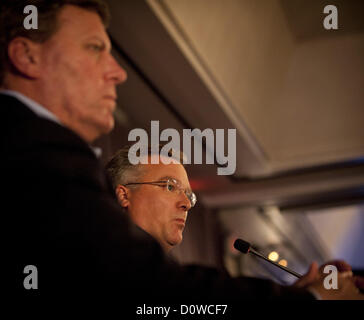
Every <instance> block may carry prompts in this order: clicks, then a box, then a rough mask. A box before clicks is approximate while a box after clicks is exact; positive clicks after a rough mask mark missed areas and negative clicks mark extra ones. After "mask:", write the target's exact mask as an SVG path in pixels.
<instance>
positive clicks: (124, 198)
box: [115, 184, 130, 208]
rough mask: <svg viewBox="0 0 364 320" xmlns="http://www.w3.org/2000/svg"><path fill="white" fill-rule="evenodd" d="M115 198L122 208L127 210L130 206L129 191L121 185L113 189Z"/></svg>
mask: <svg viewBox="0 0 364 320" xmlns="http://www.w3.org/2000/svg"><path fill="white" fill-rule="evenodd" d="M115 193H116V197H117V198H118V202H119V204H120V205H121V206H122V207H123V208H127V207H128V206H129V204H130V202H129V194H130V193H129V189H128V188H127V187H125V186H123V185H121V184H119V185H118V186H117V187H116V189H115Z"/></svg>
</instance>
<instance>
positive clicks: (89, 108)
mask: <svg viewBox="0 0 364 320" xmlns="http://www.w3.org/2000/svg"><path fill="white" fill-rule="evenodd" d="M58 24H59V28H58V30H57V31H56V33H55V34H54V35H53V36H52V37H51V38H50V39H49V40H48V41H46V42H45V43H43V44H42V45H41V66H42V74H41V79H40V81H41V86H42V87H43V88H45V92H47V94H51V95H52V98H51V99H52V100H51V103H50V107H51V108H58V109H59V110H56V112H55V113H56V114H57V115H58V116H59V118H60V120H61V121H62V122H64V124H65V125H67V126H68V127H70V128H71V129H74V130H75V131H76V132H78V133H79V134H81V136H82V137H83V138H84V139H85V140H87V141H93V140H94V139H96V138H97V137H98V136H100V135H101V134H105V133H108V132H110V131H111V130H112V128H113V126H114V119H113V111H114V109H115V106H116V101H115V100H116V85H117V84H119V83H121V82H123V81H125V80H126V72H125V71H124V70H123V69H122V68H121V67H120V66H119V65H118V64H117V62H116V61H115V60H114V58H113V57H112V56H111V54H110V49H111V45H110V40H109V38H108V36H107V33H106V32H105V28H104V25H103V23H102V21H101V19H100V17H99V16H98V14H97V13H96V12H93V11H88V10H85V9H82V8H78V7H76V6H71V5H66V6H65V7H64V8H63V9H62V10H61V12H60V14H59V16H58ZM53 111H55V110H53Z"/></svg>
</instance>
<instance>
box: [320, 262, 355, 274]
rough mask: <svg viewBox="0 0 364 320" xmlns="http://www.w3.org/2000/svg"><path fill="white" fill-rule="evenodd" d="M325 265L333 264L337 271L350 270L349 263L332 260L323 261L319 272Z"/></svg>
mask: <svg viewBox="0 0 364 320" xmlns="http://www.w3.org/2000/svg"><path fill="white" fill-rule="evenodd" d="M326 265H333V266H335V267H336V268H337V270H338V271H339V272H345V271H351V266H350V264H348V263H347V262H346V261H344V260H332V261H329V262H327V263H325V264H324V265H322V266H321V267H320V271H321V272H322V270H323V269H324V268H325V266H326Z"/></svg>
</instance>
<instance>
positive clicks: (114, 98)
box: [104, 95, 116, 101]
mask: <svg viewBox="0 0 364 320" xmlns="http://www.w3.org/2000/svg"><path fill="white" fill-rule="evenodd" d="M104 98H105V99H111V100H113V101H115V100H116V96H114V95H106V96H104Z"/></svg>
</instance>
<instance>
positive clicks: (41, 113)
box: [0, 90, 62, 126]
mask: <svg viewBox="0 0 364 320" xmlns="http://www.w3.org/2000/svg"><path fill="white" fill-rule="evenodd" d="M0 93H1V94H6V95H8V96H12V97H14V98H16V99H18V100H20V101H21V102H23V104H24V105H25V106H27V107H28V108H29V109H30V110H32V111H33V112H34V113H35V114H36V115H37V116H38V117H41V118H45V119H48V120H50V121H53V122H56V123H58V124H60V125H61V126H62V123H61V121H59V119H58V118H57V117H56V116H55V115H54V114H53V113H52V112H50V111H49V110H48V109H46V108H44V107H43V106H41V105H40V104H39V103H38V102H35V101H34V100H32V99H30V98H28V97H26V96H25V95H23V94H22V93H20V92H17V91H13V90H0Z"/></svg>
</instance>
